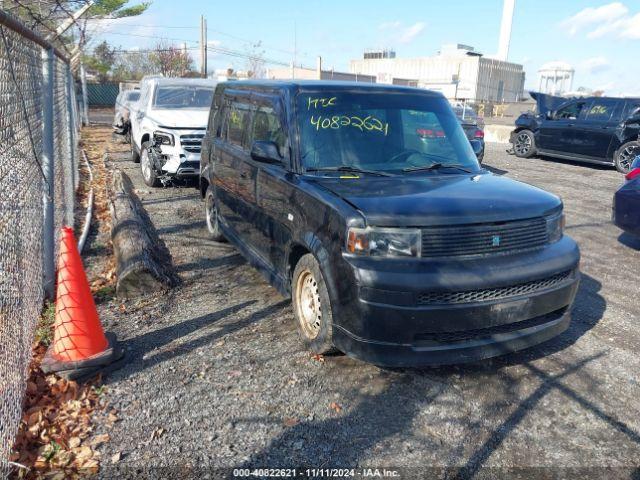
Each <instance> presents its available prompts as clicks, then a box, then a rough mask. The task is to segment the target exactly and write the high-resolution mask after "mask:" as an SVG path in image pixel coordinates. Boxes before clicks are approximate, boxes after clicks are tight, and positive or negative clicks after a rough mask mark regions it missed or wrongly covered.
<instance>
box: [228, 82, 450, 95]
mask: <svg viewBox="0 0 640 480" xmlns="http://www.w3.org/2000/svg"><path fill="white" fill-rule="evenodd" d="M218 85H219V86H222V87H223V88H231V89H235V90H289V91H291V92H297V91H299V90H314V91H318V90H319V91H322V90H327V91H336V90H345V91H354V90H361V91H371V92H397V93H412V94H423V95H428V96H433V97H439V98H440V97H443V95H442V94H441V93H439V92H434V91H432V90H425V89H423V88H416V87H406V86H404V85H387V84H383V83H365V82H348V81H336V80H241V81H232V82H221V83H219V84H218Z"/></svg>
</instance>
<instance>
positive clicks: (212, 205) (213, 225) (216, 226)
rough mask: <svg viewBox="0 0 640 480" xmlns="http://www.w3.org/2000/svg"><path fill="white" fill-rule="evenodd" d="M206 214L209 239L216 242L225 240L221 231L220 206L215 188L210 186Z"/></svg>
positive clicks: (206, 200) (206, 195) (205, 202)
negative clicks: (215, 194)
mask: <svg viewBox="0 0 640 480" xmlns="http://www.w3.org/2000/svg"><path fill="white" fill-rule="evenodd" d="M204 213H205V216H206V220H207V232H208V233H209V237H210V238H211V239H212V240H215V241H216V242H223V241H224V240H225V238H224V235H223V234H222V230H221V229H220V221H219V219H218V205H217V204H216V200H215V196H214V194H213V188H211V186H209V187H208V188H207V193H206V194H205V197H204Z"/></svg>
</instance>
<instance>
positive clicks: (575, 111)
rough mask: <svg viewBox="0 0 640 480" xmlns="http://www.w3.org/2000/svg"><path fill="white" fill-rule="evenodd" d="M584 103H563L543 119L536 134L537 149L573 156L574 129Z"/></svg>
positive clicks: (574, 148)
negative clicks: (548, 116)
mask: <svg viewBox="0 0 640 480" xmlns="http://www.w3.org/2000/svg"><path fill="white" fill-rule="evenodd" d="M586 103H587V102H586V101H585V100H574V101H571V102H569V103H565V104H564V105H562V106H561V107H560V108H559V109H558V110H557V111H556V112H555V113H554V114H553V115H552V116H551V117H550V118H547V119H544V120H543V121H542V123H541V125H540V129H539V132H538V138H537V146H538V148H540V149H543V150H549V151H552V152H560V153H565V154H568V155H571V154H575V150H576V137H575V127H576V123H577V121H578V119H579V118H580V114H581V113H582V109H583V108H584V106H585V104H586Z"/></svg>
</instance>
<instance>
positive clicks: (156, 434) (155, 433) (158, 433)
mask: <svg viewBox="0 0 640 480" xmlns="http://www.w3.org/2000/svg"><path fill="white" fill-rule="evenodd" d="M165 432H166V430H165V429H164V428H162V427H159V428H156V429H155V430H154V431H153V433H152V434H151V440H155V439H156V438H160V437H161V436H162V435H164V433H165Z"/></svg>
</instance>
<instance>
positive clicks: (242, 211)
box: [213, 90, 256, 242]
mask: <svg viewBox="0 0 640 480" xmlns="http://www.w3.org/2000/svg"><path fill="white" fill-rule="evenodd" d="M222 102H223V106H222V108H223V113H222V115H224V117H223V118H222V119H221V123H220V127H219V132H217V136H216V138H215V139H214V146H213V149H214V152H215V162H214V165H213V166H214V174H213V178H214V186H215V189H216V200H217V201H218V211H219V213H220V215H221V217H222V218H221V220H222V222H223V223H224V224H225V226H227V227H229V228H230V229H231V231H232V234H233V235H235V236H237V237H238V239H239V240H240V241H242V242H246V241H247V240H248V238H247V237H248V234H249V224H250V223H249V222H250V216H251V212H252V209H253V208H254V205H255V179H256V167H255V166H254V164H253V163H252V162H251V161H250V155H249V151H248V147H247V135H246V132H247V127H248V125H249V124H250V118H251V105H250V103H249V94H248V93H246V92H236V93H234V92H232V91H231V92H230V91H229V90H226V91H225V96H224V97H223V101H222Z"/></svg>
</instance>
